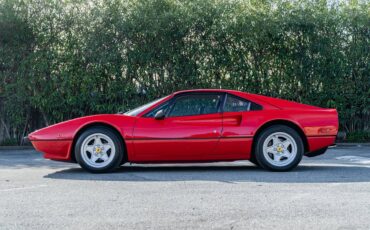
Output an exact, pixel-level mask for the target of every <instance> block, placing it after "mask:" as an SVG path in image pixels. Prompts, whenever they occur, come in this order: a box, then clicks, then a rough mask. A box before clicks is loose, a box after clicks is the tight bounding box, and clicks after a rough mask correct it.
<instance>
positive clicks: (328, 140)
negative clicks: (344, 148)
mask: <svg viewBox="0 0 370 230" xmlns="http://www.w3.org/2000/svg"><path fill="white" fill-rule="evenodd" d="M335 140H336V136H335V135H333V136H309V137H307V142H308V150H309V151H308V152H315V151H319V150H321V149H324V148H327V147H329V146H331V145H334V144H335Z"/></svg>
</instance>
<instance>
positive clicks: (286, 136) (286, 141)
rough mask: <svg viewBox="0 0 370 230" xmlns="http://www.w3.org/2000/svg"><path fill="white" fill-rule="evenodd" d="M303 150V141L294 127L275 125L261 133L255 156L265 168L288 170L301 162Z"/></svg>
mask: <svg viewBox="0 0 370 230" xmlns="http://www.w3.org/2000/svg"><path fill="white" fill-rule="evenodd" d="M303 152H304V146H303V141H302V139H301V137H300V136H299V134H298V133H297V132H296V131H295V130H294V129H292V128H290V127H288V126H284V125H274V126H271V127H269V128H267V129H266V130H264V131H262V133H261V134H260V135H259V137H258V139H257V143H256V152H255V157H256V160H257V162H258V163H259V165H260V166H262V167H263V168H265V169H268V170H273V171H288V170H291V169H293V168H295V167H296V166H297V165H298V164H299V162H300V161H301V160H302V156H303Z"/></svg>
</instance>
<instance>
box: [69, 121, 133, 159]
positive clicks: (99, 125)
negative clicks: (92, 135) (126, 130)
mask: <svg viewBox="0 0 370 230" xmlns="http://www.w3.org/2000/svg"><path fill="white" fill-rule="evenodd" d="M93 127H105V128H108V129H110V130H111V131H113V132H114V133H115V134H116V135H117V137H118V138H119V139H120V140H121V142H122V144H123V146H122V147H123V149H124V151H125V152H124V155H123V161H127V160H128V157H127V156H128V154H127V147H126V142H125V139H124V138H123V136H122V134H121V133H120V132H119V130H118V129H117V128H116V127H115V126H113V125H111V124H108V123H105V122H92V123H88V124H85V125H83V126H82V127H80V128H79V130H78V131H77V132H76V134H75V135H74V137H73V141H72V147H71V153H70V156H71V161H72V162H77V161H76V156H75V152H74V149H75V145H76V142H77V139H78V137H79V136H80V135H81V134H82V133H83V132H84V131H86V130H87V129H90V128H93Z"/></svg>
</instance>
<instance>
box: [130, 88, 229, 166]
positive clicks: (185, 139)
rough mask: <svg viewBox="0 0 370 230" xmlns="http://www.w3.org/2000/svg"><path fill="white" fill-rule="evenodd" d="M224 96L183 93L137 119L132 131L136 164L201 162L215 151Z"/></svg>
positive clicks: (220, 124)
mask: <svg viewBox="0 0 370 230" xmlns="http://www.w3.org/2000/svg"><path fill="white" fill-rule="evenodd" d="M222 99H223V94H220V93H186V94H181V95H177V96H175V97H174V98H173V99H172V100H171V102H166V103H167V104H164V105H159V106H158V107H157V108H155V109H154V111H158V110H159V109H161V110H163V111H165V114H166V116H165V118H164V119H159V120H158V119H155V118H154V113H153V112H149V113H148V114H149V115H144V116H142V117H139V118H138V119H137V122H136V124H135V128H134V132H133V144H134V150H135V153H134V158H135V159H134V160H136V161H146V162H151V161H157V162H158V161H162V162H166V161H202V160H207V159H209V157H210V156H212V154H213V153H214V151H215V147H216V145H217V142H218V141H219V138H220V135H221V130H222V113H221V111H220V106H221V102H222Z"/></svg>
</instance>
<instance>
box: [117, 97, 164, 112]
mask: <svg viewBox="0 0 370 230" xmlns="http://www.w3.org/2000/svg"><path fill="white" fill-rule="evenodd" d="M166 97H168V96H165V97H162V98H159V99H157V100H155V101H152V102H149V103H147V104H145V105H142V106H139V107H137V108H135V109H133V110H130V111H127V112H125V113H124V115H127V116H137V115H138V114H140V113H141V112H143V111H144V110H146V109H147V108H149V107H151V106H153V105H155V104H156V103H158V102H160V101H161V100H163V99H165V98H166Z"/></svg>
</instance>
